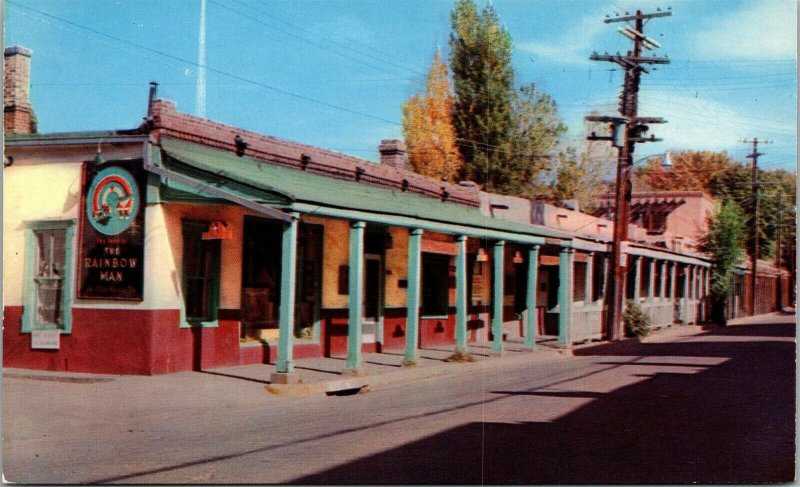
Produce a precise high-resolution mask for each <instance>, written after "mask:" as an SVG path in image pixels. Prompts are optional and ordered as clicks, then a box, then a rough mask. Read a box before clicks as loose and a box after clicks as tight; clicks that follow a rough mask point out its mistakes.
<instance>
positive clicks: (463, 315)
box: [455, 235, 467, 355]
mask: <svg viewBox="0 0 800 487" xmlns="http://www.w3.org/2000/svg"><path fill="white" fill-rule="evenodd" d="M455 353H456V355H464V354H466V353H467V236H466V235H459V236H457V237H456V349H455Z"/></svg>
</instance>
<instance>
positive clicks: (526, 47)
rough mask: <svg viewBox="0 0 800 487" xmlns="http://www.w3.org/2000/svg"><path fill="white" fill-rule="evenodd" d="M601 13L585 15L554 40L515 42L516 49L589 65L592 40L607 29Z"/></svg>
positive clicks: (569, 62)
mask: <svg viewBox="0 0 800 487" xmlns="http://www.w3.org/2000/svg"><path fill="white" fill-rule="evenodd" d="M602 18H603V15H601V14H599V13H592V14H589V15H585V16H584V17H583V18H582V19H581V21H580V22H578V23H577V24H575V25H574V26H573V27H571V28H569V29H567V30H565V31H563V33H562V34H561V35H560V36H559V37H558V38H557V39H555V40H554V41H551V42H537V41H521V42H515V44H516V47H517V50H519V51H523V52H526V53H529V54H533V55H534V56H535V57H537V58H541V59H547V60H549V61H556V62H558V63H561V64H572V65H589V64H591V63H592V61H589V55H588V53H590V52H592V50H593V49H594V48H593V47H592V46H593V41H594V39H595V38H596V37H597V36H598V35H599V34H601V33H603V32H607V31H608V26H607V25H606V24H604V23H603V22H602Z"/></svg>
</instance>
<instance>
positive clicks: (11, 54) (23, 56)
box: [3, 46, 36, 134]
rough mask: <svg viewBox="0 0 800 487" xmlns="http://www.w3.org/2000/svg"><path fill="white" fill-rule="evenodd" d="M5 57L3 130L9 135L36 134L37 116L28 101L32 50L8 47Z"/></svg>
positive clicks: (4, 53)
mask: <svg viewBox="0 0 800 487" xmlns="http://www.w3.org/2000/svg"><path fill="white" fill-rule="evenodd" d="M3 57H4V65H3V68H4V69H3V130H4V132H5V133H7V134H29V133H32V132H36V115H34V113H33V108H31V103H30V100H29V99H28V92H29V89H30V72H31V50H30V49H27V48H24V47H21V46H13V47H7V48H6V49H5V51H4V52H3Z"/></svg>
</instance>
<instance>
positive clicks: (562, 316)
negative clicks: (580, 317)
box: [558, 247, 574, 347]
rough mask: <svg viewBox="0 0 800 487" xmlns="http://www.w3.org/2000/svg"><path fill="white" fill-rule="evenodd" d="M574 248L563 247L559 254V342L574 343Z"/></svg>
mask: <svg viewBox="0 0 800 487" xmlns="http://www.w3.org/2000/svg"><path fill="white" fill-rule="evenodd" d="M570 267H572V249H569V248H567V247H561V252H559V254H558V344H559V345H561V346H564V347H568V346H570V345H571V344H572V333H571V330H570V327H571V325H572V279H571V277H572V276H571V275H572V273H573V272H574V269H571V268H570Z"/></svg>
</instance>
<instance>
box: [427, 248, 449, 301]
mask: <svg viewBox="0 0 800 487" xmlns="http://www.w3.org/2000/svg"><path fill="white" fill-rule="evenodd" d="M449 291H450V256H449V255H441V254H430V253H423V254H422V306H421V308H422V316H447V308H448V304H449V299H448V297H449V294H450V292H449Z"/></svg>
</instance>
